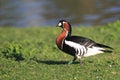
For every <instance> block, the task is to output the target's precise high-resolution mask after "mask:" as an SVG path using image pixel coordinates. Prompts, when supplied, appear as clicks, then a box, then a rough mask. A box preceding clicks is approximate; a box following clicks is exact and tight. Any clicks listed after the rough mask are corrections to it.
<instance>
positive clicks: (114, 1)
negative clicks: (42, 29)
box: [0, 0, 120, 27]
mask: <svg viewBox="0 0 120 80" xmlns="http://www.w3.org/2000/svg"><path fill="white" fill-rule="evenodd" d="M60 19H66V20H68V21H70V22H71V23H72V25H76V26H78V25H84V26H91V25H102V24H106V23H110V22H114V21H116V20H119V19H120V0H64V1H63V0H0V26H1V27H4V26H15V27H27V26H55V25H56V24H57V22H58V21H59V20H60Z"/></svg>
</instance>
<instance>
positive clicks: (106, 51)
mask: <svg viewBox="0 0 120 80" xmlns="http://www.w3.org/2000/svg"><path fill="white" fill-rule="evenodd" d="M101 51H103V52H105V53H112V52H113V51H112V50H101Z"/></svg>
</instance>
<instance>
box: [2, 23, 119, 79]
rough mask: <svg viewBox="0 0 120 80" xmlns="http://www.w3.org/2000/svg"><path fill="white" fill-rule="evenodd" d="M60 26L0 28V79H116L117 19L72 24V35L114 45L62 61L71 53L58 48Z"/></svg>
mask: <svg viewBox="0 0 120 80" xmlns="http://www.w3.org/2000/svg"><path fill="white" fill-rule="evenodd" d="M60 31H61V29H60V28H56V27H40V28H33V27H32V28H0V80H119V76H120V49H119V47H120V34H119V33H120V21H117V22H115V23H112V24H108V25H105V26H100V27H87V28H85V27H73V35H79V36H86V37H88V38H90V39H93V40H94V41H97V42H99V43H103V44H106V45H109V46H111V47H113V48H114V52H113V53H110V54H109V53H104V54H100V55H96V56H92V57H88V58H83V65H80V64H79V61H76V62H75V63H74V64H72V65H66V63H67V62H68V61H69V60H71V59H72V57H71V56H69V55H67V54H65V53H63V52H61V51H60V50H58V48H57V47H56V44H55V39H56V36H57V35H58V34H59V33H60Z"/></svg>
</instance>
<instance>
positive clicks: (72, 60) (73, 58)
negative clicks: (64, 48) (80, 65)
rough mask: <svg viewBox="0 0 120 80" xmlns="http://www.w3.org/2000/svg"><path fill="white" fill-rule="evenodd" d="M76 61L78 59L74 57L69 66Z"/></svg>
mask: <svg viewBox="0 0 120 80" xmlns="http://www.w3.org/2000/svg"><path fill="white" fill-rule="evenodd" d="M76 59H77V57H76V56H74V58H73V60H71V61H70V62H68V64H72V63H73V62H74V61H75V60H76Z"/></svg>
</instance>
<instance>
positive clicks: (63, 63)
mask: <svg viewBox="0 0 120 80" xmlns="http://www.w3.org/2000/svg"><path fill="white" fill-rule="evenodd" d="M33 60H34V61H36V62H37V63H42V64H47V65H67V64H68V61H54V60H37V59H33ZM73 64H79V62H73Z"/></svg>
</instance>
